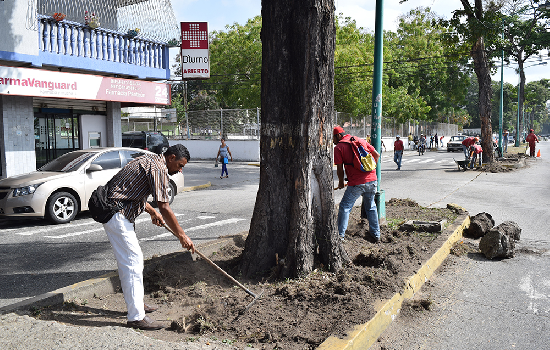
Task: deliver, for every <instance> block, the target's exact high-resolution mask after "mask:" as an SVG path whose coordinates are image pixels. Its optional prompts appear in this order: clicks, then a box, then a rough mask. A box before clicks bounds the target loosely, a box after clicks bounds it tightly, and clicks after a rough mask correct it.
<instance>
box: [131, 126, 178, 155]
mask: <svg viewBox="0 0 550 350" xmlns="http://www.w3.org/2000/svg"><path fill="white" fill-rule="evenodd" d="M122 147H134V148H141V149H144V150H147V151H151V152H154V153H156V154H162V153H164V152H166V150H167V149H168V147H170V145H169V144H168V139H167V138H166V136H164V134H163V133H161V132H160V131H126V132H123V133H122Z"/></svg>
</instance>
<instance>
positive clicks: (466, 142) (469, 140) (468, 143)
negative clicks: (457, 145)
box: [462, 137, 476, 147]
mask: <svg viewBox="0 0 550 350" xmlns="http://www.w3.org/2000/svg"><path fill="white" fill-rule="evenodd" d="M474 143H476V140H474V138H473V137H467V138H465V139H464V141H462V144H463V145H464V146H466V147H470V146H471V145H473V144H474Z"/></svg>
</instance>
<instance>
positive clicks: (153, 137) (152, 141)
mask: <svg viewBox="0 0 550 350" xmlns="http://www.w3.org/2000/svg"><path fill="white" fill-rule="evenodd" d="M163 143H164V137H162V135H161V134H149V135H148V138H147V147H151V146H156V145H161V144H163Z"/></svg>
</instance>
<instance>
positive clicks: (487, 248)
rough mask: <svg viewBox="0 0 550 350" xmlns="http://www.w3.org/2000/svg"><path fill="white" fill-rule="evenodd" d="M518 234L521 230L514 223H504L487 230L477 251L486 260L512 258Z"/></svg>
mask: <svg viewBox="0 0 550 350" xmlns="http://www.w3.org/2000/svg"><path fill="white" fill-rule="evenodd" d="M520 234H521V229H520V228H519V226H518V225H517V224H516V223H515V222H512V221H506V222H504V223H502V224H500V225H498V226H496V227H494V228H492V229H491V230H489V232H487V234H485V235H484V236H483V237H482V238H481V241H479V250H480V251H481V252H482V253H483V254H484V255H485V257H486V258H487V259H494V258H513V257H514V250H515V247H516V240H518V239H519V236H520ZM516 238H517V239H516Z"/></svg>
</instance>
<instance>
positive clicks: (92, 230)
mask: <svg viewBox="0 0 550 350" xmlns="http://www.w3.org/2000/svg"><path fill="white" fill-rule="evenodd" d="M174 215H175V216H182V215H183V214H174ZM145 221H151V218H150V217H145V218H142V219H136V221H135V223H136V224H139V223H142V222H145ZM95 223H96V222H95V221H93V220H92V221H91V222H88V224H95ZM97 224H99V225H101V227H98V228H94V229H91V230H86V231H77V232H71V233H67V234H64V235H60V236H44V237H45V238H68V237H76V236H81V235H84V234H86V233H92V232H97V231H102V230H103V225H102V224H100V223H97ZM82 225H83V224H78V225H74V226H82Z"/></svg>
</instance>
